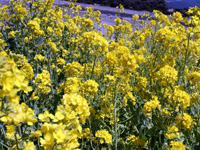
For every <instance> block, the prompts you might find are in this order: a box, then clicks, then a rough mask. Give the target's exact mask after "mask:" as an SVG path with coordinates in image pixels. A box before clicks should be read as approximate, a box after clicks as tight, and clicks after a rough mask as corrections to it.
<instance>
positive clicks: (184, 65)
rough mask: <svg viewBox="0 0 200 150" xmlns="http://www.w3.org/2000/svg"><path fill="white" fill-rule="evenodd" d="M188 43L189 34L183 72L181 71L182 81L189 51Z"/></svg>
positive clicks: (188, 40) (188, 41)
mask: <svg viewBox="0 0 200 150" xmlns="http://www.w3.org/2000/svg"><path fill="white" fill-rule="evenodd" d="M189 43H190V34H189V35H188V39H187V49H186V53H185V61H184V66H183V71H182V78H183V80H185V79H184V72H185V66H186V63H187V57H188V55H187V53H188V50H189ZM184 86H185V81H184Z"/></svg>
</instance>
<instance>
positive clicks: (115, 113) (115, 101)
mask: <svg viewBox="0 0 200 150" xmlns="http://www.w3.org/2000/svg"><path fill="white" fill-rule="evenodd" d="M123 78H124V72H123V75H122V78H121V81H120V83H119V86H118V88H117V91H116V93H115V99H114V116H115V150H117V138H118V135H117V134H118V133H117V108H116V107H117V94H118V92H119V89H120V86H121V83H122V80H123Z"/></svg>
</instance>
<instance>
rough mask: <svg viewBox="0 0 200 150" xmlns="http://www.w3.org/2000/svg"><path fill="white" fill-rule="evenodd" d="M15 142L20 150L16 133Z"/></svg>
mask: <svg viewBox="0 0 200 150" xmlns="http://www.w3.org/2000/svg"><path fill="white" fill-rule="evenodd" d="M15 142H16V146H17V150H19V147H18V141H17V134H16V133H15Z"/></svg>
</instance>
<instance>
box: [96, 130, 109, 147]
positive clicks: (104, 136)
mask: <svg viewBox="0 0 200 150" xmlns="http://www.w3.org/2000/svg"><path fill="white" fill-rule="evenodd" d="M95 137H96V138H100V143H101V144H103V143H106V144H109V145H112V135H111V134H110V133H109V132H108V131H107V130H99V131H97V132H96V133H95Z"/></svg>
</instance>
